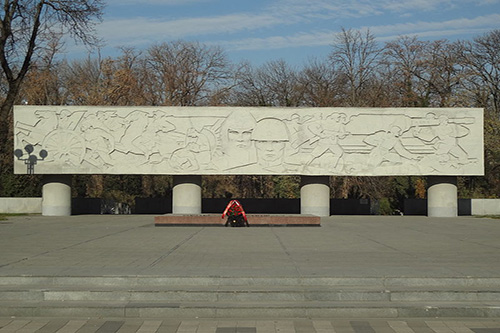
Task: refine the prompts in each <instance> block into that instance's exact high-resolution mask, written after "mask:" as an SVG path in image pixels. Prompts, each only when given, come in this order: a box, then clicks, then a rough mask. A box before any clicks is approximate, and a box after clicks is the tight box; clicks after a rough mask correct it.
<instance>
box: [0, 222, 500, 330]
mask: <svg viewBox="0 0 500 333" xmlns="http://www.w3.org/2000/svg"><path fill="white" fill-rule="evenodd" d="M153 220H154V217H153V216H151V215H150V216H148V215H141V216H134V215H96V216H89V215H86V216H70V217H43V216H37V215H33V216H15V217H10V218H9V219H8V220H7V221H0V277H9V276H15V277H17V276H48V277H82V276H83V277H96V276H97V277H99V276H156V277H158V276H160V277H161V276H165V277H243V278H244V277H261V278H262V277H263V278H265V277H269V278H279V277H281V278H283V277H284V278H307V277H312V278H316V277H339V278H342V277H347V278H356V277H358V278H367V277H374V278H383V279H385V278H391V277H392V278H398V277H401V278H427V279H429V278H436V279H439V278H462V277H466V278H471V277H472V278H474V277H477V278H494V279H497V278H500V265H499V264H498V263H499V262H500V242H498V237H499V235H500V220H495V219H489V218H474V217H458V218H428V217H411V216H408V217H407V216H405V217H400V216H389V217H383V216H332V217H328V218H323V219H322V226H321V227H259V228H257V227H254V228H252V227H250V228H223V227H155V226H154V221H153ZM250 223H251V221H250ZM249 319H250V320H249ZM3 332H47V333H48V332H64V333H70V332H79V333H85V332H141V333H144V332H183V333H187V332H198V333H203V332H215V333H227V332H259V333H260V332H280V333H282V332H312V333H314V332H322V333H323V332H337V333H341V332H349V333H386V332H387V333H389V332H396V333H400V332H401V333H420V332H421V333H433V332H436V333H454V332H455V333H499V332H500V319H498V318H487V319H486V318H481V319H479V318H475V319H472V318H440V319H433V318H426V319H419V318H412V319H407V318H392V319H373V318H371V319H370V318H368V319H365V318H356V319H354V318H351V319H349V318H346V319H338V318H321V319H319V318H305V319H293V318H287V319H279V318H276V320H274V318H273V319H268V318H266V319H265V320H264V318H259V317H255V318H246V319H242V320H236V319H231V320H229V319H224V318H221V319H212V320H211V319H199V320H198V319H190V320H184V319H181V318H168V319H167V318H154V319H153V318H107V317H103V318H94V317H92V318H73V317H70V316H68V317H67V318H49V317H47V318H30V317H17V318H16V317H12V318H10V317H9V318H6V317H4V318H2V317H0V333H3Z"/></svg>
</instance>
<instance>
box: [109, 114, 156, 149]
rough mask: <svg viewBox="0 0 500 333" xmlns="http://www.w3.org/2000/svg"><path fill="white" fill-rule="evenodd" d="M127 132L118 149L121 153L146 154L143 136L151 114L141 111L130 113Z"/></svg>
mask: <svg viewBox="0 0 500 333" xmlns="http://www.w3.org/2000/svg"><path fill="white" fill-rule="evenodd" d="M124 120H125V123H126V130H125V133H124V134H123V137H122V139H121V140H120V142H119V144H117V145H116V149H118V150H120V151H121V152H123V153H125V154H127V153H134V154H140V155H144V154H145V151H146V150H145V148H144V146H142V145H141V143H140V141H141V136H142V135H143V133H145V130H146V128H147V126H148V124H149V114H148V113H147V112H144V111H141V110H134V111H132V112H130V113H129V114H128V115H127V116H126V117H125V118H124Z"/></svg>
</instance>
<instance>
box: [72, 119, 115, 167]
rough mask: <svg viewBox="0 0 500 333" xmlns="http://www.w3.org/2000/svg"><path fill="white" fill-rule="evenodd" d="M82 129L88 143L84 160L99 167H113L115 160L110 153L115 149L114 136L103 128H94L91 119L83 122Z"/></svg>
mask: <svg viewBox="0 0 500 333" xmlns="http://www.w3.org/2000/svg"><path fill="white" fill-rule="evenodd" d="M80 129H81V131H82V135H83V137H84V139H85V144H86V147H85V157H84V160H85V161H86V162H88V163H90V164H91V165H93V166H95V167H97V168H100V167H112V166H113V165H114V161H113V160H112V159H111V155H110V154H111V153H112V152H113V150H114V149H115V140H114V138H113V136H112V135H111V134H110V133H108V132H106V131H104V130H103V129H101V128H94V126H93V124H92V123H91V122H89V121H84V122H82V124H81V125H80Z"/></svg>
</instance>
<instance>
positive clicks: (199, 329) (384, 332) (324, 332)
mask: <svg viewBox="0 0 500 333" xmlns="http://www.w3.org/2000/svg"><path fill="white" fill-rule="evenodd" d="M7 332H9V333H10V332H23V333H35V332H37V333H55V332H58V333H77V332H78V333H114V332H117V333H134V332H136V333H152V332H158V333H498V332H500V320H494V319H459V320H453V319H445V320H442V319H425V320H424V319H408V320H386V319H367V320H364V319H356V320H348V319H337V320H324V319H321V320H311V319H299V320H173V319H170V320H158V319H150V320H144V319H125V320H124V319H120V318H119V319H113V318H98V319H95V318H94V319H62V318H34V319H33V318H22V319H16V318H0V333H7Z"/></svg>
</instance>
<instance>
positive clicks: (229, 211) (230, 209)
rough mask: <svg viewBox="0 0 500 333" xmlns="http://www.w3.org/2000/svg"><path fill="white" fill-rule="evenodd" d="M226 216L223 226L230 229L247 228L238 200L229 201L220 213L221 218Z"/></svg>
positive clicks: (244, 215)
mask: <svg viewBox="0 0 500 333" xmlns="http://www.w3.org/2000/svg"><path fill="white" fill-rule="evenodd" d="M224 216H227V221H226V224H225V225H224V226H226V227H227V226H231V227H249V226H250V225H249V224H248V219H247V216H246V214H245V211H244V210H243V206H242V205H241V204H240V202H239V201H238V200H231V201H230V202H229V203H228V204H227V206H226V209H225V210H224V213H222V218H224Z"/></svg>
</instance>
